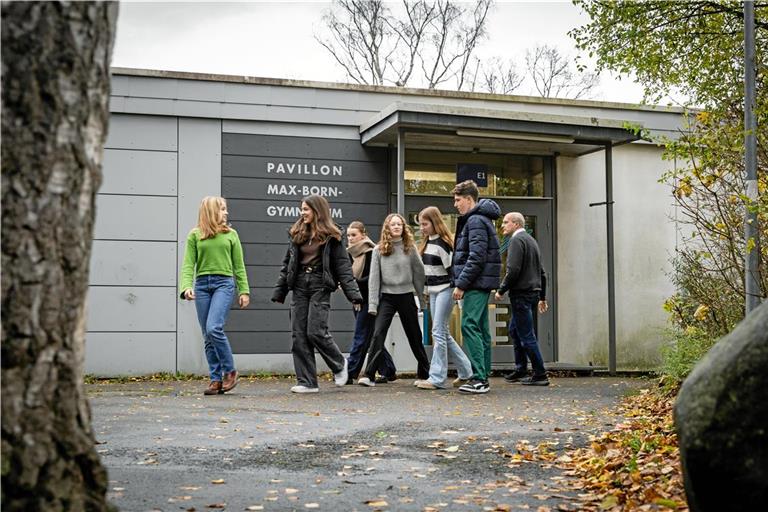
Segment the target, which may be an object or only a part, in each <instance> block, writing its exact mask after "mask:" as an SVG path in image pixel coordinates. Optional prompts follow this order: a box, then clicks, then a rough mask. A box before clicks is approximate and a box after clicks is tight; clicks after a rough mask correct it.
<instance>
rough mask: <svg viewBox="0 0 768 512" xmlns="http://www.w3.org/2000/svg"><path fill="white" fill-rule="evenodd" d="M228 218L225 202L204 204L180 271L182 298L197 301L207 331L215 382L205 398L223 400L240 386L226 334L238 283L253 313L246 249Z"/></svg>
mask: <svg viewBox="0 0 768 512" xmlns="http://www.w3.org/2000/svg"><path fill="white" fill-rule="evenodd" d="M228 215H229V212H227V202H226V201H225V200H224V198H222V197H215V196H209V197H205V198H203V201H202V202H201V203H200V211H199V214H198V220H197V227H195V228H194V229H193V230H192V231H190V232H189V236H187V248H186V251H185V252H184V263H183V265H182V267H181V297H182V298H183V299H186V300H194V301H195V309H196V310H197V319H198V321H199V322H200V328H201V329H202V331H203V341H204V343H205V358H206V359H207V360H208V369H209V374H210V377H211V383H210V384H209V385H208V388H207V389H206V390H205V392H204V393H205V394H206V395H216V394H221V393H224V392H226V391H229V390H231V389H232V388H234V387H235V386H236V385H237V377H238V373H237V370H236V369H235V361H234V358H233V357H232V347H230V345H229V340H228V339H227V335H226V334H225V333H224V323H225V322H226V320H227V315H228V314H229V308H230V306H231V304H232V301H233V299H234V297H235V283H237V291H238V293H239V294H240V296H239V300H238V303H239V305H240V308H241V309H243V308H246V307H248V303H249V302H250V297H249V291H250V290H249V288H248V277H247V276H246V274H245V264H244V263H243V248H242V246H241V245H240V238H239V237H238V236H237V231H235V230H234V229H232V228H231V227H229V225H227V216H228Z"/></svg>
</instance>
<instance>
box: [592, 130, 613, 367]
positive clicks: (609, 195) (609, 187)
mask: <svg viewBox="0 0 768 512" xmlns="http://www.w3.org/2000/svg"><path fill="white" fill-rule="evenodd" d="M603 205H605V230H606V239H607V244H606V245H607V252H608V254H607V260H608V261H607V262H608V372H609V373H610V374H611V375H616V280H615V278H614V261H613V144H612V143H611V142H607V143H606V144H605V201H601V202H598V203H589V206H590V207H592V206H603Z"/></svg>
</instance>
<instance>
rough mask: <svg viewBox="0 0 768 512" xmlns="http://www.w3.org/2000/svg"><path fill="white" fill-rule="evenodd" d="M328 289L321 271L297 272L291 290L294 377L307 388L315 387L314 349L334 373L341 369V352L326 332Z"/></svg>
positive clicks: (315, 366) (328, 302)
mask: <svg viewBox="0 0 768 512" xmlns="http://www.w3.org/2000/svg"><path fill="white" fill-rule="evenodd" d="M330 311H331V291H330V290H328V289H326V288H325V285H324V284H323V271H322V269H316V270H315V271H314V272H312V273H306V272H300V273H299V275H298V276H297V277H296V283H295V284H294V289H293V302H292V303H291V313H292V322H291V324H292V325H291V328H292V331H293V333H292V337H293V346H292V347H291V353H292V354H293V367H294V369H295V370H296V380H297V381H298V383H299V384H300V385H302V386H307V387H308V388H316V387H317V365H316V364H315V350H317V352H319V353H320V357H322V358H323V361H325V364H327V365H328V368H330V369H331V371H332V372H333V373H339V372H340V371H342V370H343V369H344V355H343V354H342V353H341V350H339V347H338V346H337V345H336V343H335V342H334V341H333V336H331V334H330V333H329V332H328V315H329V314H330Z"/></svg>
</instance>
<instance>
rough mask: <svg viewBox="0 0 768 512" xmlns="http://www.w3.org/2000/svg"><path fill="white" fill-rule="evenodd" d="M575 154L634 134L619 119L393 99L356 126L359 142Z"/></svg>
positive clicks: (628, 139) (620, 141) (617, 142)
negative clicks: (401, 137) (401, 138)
mask: <svg viewBox="0 0 768 512" xmlns="http://www.w3.org/2000/svg"><path fill="white" fill-rule="evenodd" d="M401 130H402V131H403V132H404V134H405V143H406V146H407V147H409V148H423V149H432V148H437V147H443V148H448V149H449V150H463V151H473V152H477V151H488V152H503V153H518V154H562V155H567V156H581V155H585V154H588V153H591V152H593V151H596V150H599V149H602V148H603V147H605V145H606V144H608V143H610V144H612V145H620V144H626V143H628V142H633V141H636V140H638V139H639V138H640V137H639V136H638V135H636V134H635V133H634V132H632V131H631V130H629V129H627V128H626V127H625V125H624V123H623V122H621V121H617V120H614V119H600V118H597V117H579V116H567V115H560V114H557V115H551V114H532V113H528V112H513V111H509V110H496V109H478V108H467V107H460V106H451V105H433V104H424V103H407V102H395V103H392V104H391V105H389V106H387V107H386V108H384V109H383V110H382V111H381V112H379V113H378V114H376V115H374V116H373V117H372V118H371V119H370V120H368V121H367V122H365V123H363V124H362V125H361V126H360V139H361V142H362V143H363V144H365V145H371V146H389V145H395V144H397V140H398V133H399V132H400V131H401Z"/></svg>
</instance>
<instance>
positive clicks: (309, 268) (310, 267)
mask: <svg viewBox="0 0 768 512" xmlns="http://www.w3.org/2000/svg"><path fill="white" fill-rule="evenodd" d="M299 268H300V270H301V271H302V272H305V273H307V274H311V273H312V272H320V271H321V270H323V267H321V266H320V265H301V266H300V267H299Z"/></svg>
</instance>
